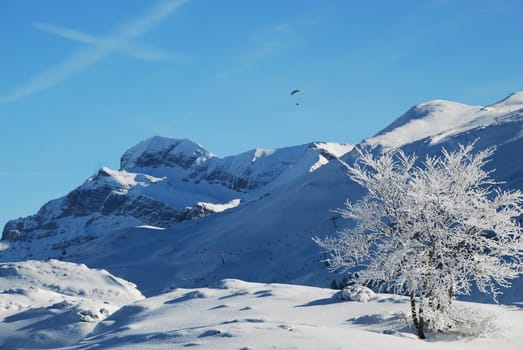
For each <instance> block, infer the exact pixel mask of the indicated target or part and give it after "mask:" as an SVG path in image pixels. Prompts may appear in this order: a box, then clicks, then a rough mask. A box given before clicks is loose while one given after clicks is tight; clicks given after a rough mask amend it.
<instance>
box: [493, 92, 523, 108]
mask: <svg viewBox="0 0 523 350" xmlns="http://www.w3.org/2000/svg"><path fill="white" fill-rule="evenodd" d="M514 105H521V107H522V108H523V91H516V92H513V93H511V94H510V95H508V96H507V97H505V98H504V99H502V100H501V101H498V102H496V103H494V104H492V105H491V107H504V106H514Z"/></svg>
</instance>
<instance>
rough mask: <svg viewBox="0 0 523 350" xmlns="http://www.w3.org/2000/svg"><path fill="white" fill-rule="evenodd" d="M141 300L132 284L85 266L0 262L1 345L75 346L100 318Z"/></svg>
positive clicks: (140, 295) (50, 262)
mask: <svg viewBox="0 0 523 350" xmlns="http://www.w3.org/2000/svg"><path fill="white" fill-rule="evenodd" d="M143 298H144V297H143V295H142V294H141V293H140V292H139V291H138V290H137V289H136V286H135V285H133V284H132V283H129V282H127V281H125V280H123V279H121V278H118V277H115V276H113V275H111V274H110V273H108V272H107V271H105V270H94V269H89V268H87V267H86V266H85V265H78V264H72V263H66V262H62V261H58V260H50V261H25V262H19V263H5V264H0V322H1V327H0V348H1V349H15V348H27V349H38V348H53V347H58V346H65V345H69V344H76V343H77V342H78V341H79V340H81V339H83V337H85V336H86V335H87V334H89V333H90V332H91V331H92V330H93V329H94V327H95V326H96V324H97V323H98V322H99V321H100V320H102V319H104V318H106V317H107V316H109V315H110V314H112V313H113V312H115V311H116V310H118V309H120V307H122V306H123V305H127V304H130V303H132V302H134V301H137V300H141V299H143Z"/></svg>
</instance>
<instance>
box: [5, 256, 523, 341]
mask: <svg viewBox="0 0 523 350" xmlns="http://www.w3.org/2000/svg"><path fill="white" fill-rule="evenodd" d="M37 270H38V271H37ZM0 272H2V277H3V279H5V281H7V282H10V283H12V284H13V286H12V287H11V288H9V289H4V290H2V292H1V293H0V298H1V299H0V301H2V304H1V306H2V307H1V308H0V319H1V321H2V327H0V348H2V349H62V347H63V349H70V350H72V349H136V350H141V349H178V348H179V349H182V348H186V347H191V348H192V347H194V348H201V349H214V350H219V349H315V350H317V349H329V350H330V349H351V350H360V349H361V350H363V349H376V348H386V349H393V350H394V349H398V350H405V349H421V350H424V349H439V348H441V347H442V346H444V347H445V348H446V349H474V350H483V349H485V350H487V349H488V350H491V349H494V348H500V347H502V348H503V349H508V350H510V349H520V348H521V344H523V322H522V321H523V312H522V311H521V309H518V308H510V307H502V306H496V305H478V304H465V303H459V306H460V307H464V308H465V309H464V310H466V313H475V316H476V317H475V324H474V326H475V327H468V328H465V327H464V328H461V329H455V330H454V331H453V332H450V333H448V334H445V335H443V334H436V333H428V334H427V336H428V340H427V341H421V340H418V339H417V338H416V337H415V336H414V334H413V327H412V325H411V322H410V320H409V316H408V310H409V305H408V300H407V299H406V298H402V297H397V296H391V295H386V294H378V295H375V296H374V297H373V298H372V299H371V300H370V301H369V302H345V301H342V300H341V299H340V298H339V297H338V292H337V291H334V290H331V289H324V288H314V287H306V286H298V285H286V284H260V283H251V282H243V281H240V280H232V279H227V280H224V281H222V282H221V283H219V284H217V285H216V286H214V287H211V288H197V289H175V290H172V291H170V292H168V293H164V294H161V295H158V296H155V297H150V298H147V299H143V298H142V297H141V295H140V294H139V293H137V292H136V290H134V289H133V288H132V286H131V285H129V284H126V283H125V282H124V281H122V280H120V279H116V278H114V277H112V276H111V275H109V274H107V273H105V272H104V271H97V270H90V269H87V268H86V267H85V266H80V265H75V264H68V263H63V262H58V261H49V262H34V261H28V262H25V263H18V264H6V265H0ZM63 274H67V276H69V277H71V281H68V280H67V279H64V278H62V277H63V276H62V275H63ZM78 276H83V277H84V278H85V279H79V278H78ZM31 281H34V284H33V285H31ZM93 286H96V288H93ZM4 287H5V286H2V288H4ZM6 303H7V304H6ZM124 304H126V305H124ZM119 306H122V307H121V308H119V309H117V310H116V308H117V307H119Z"/></svg>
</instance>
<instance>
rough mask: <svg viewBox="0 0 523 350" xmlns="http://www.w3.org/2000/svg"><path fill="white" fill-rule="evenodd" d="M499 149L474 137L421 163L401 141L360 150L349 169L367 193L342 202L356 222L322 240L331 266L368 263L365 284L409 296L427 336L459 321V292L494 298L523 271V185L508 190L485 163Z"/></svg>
mask: <svg viewBox="0 0 523 350" xmlns="http://www.w3.org/2000/svg"><path fill="white" fill-rule="evenodd" d="M493 152H494V150H493V149H492V148H489V149H486V150H484V151H481V152H478V153H473V144H471V145H468V146H460V147H459V149H458V150H457V151H455V152H448V151H447V150H445V149H442V153H441V155H440V156H434V157H429V156H427V157H426V159H425V160H424V161H423V162H421V163H417V162H416V160H417V158H416V156H415V155H410V156H409V155H406V154H405V153H404V152H403V151H401V150H395V151H390V152H387V153H384V154H382V155H380V156H378V157H373V155H372V154H370V153H369V152H361V154H360V158H359V160H358V161H357V162H356V163H355V165H354V166H352V167H350V168H349V175H350V176H351V178H352V179H353V180H354V181H356V182H357V183H358V184H360V185H361V186H363V187H364V188H366V189H367V191H368V192H367V194H366V195H365V196H364V197H363V198H362V199H361V200H360V201H358V202H356V203H350V202H347V203H346V207H345V208H344V209H340V210H339V211H340V213H341V214H342V215H343V217H345V218H349V219H353V220H354V221H355V226H354V227H353V228H352V229H348V230H344V231H341V232H339V235H338V236H337V237H327V238H325V239H319V238H315V239H314V240H315V241H316V243H318V244H319V245H320V246H321V247H323V248H325V249H327V250H328V251H329V252H330V258H329V259H327V262H328V263H329V266H330V267H331V268H332V269H333V270H338V269H340V268H351V267H358V266H360V267H363V269H362V271H361V272H359V275H358V277H357V282H358V283H361V284H373V285H375V286H376V285H378V286H380V287H382V288H385V289H387V290H389V291H392V292H394V293H398V294H402V295H409V296H410V301H411V313H412V320H413V323H414V326H415V327H416V330H417V333H418V336H419V337H420V338H424V337H425V334H424V331H425V329H432V330H449V329H452V328H453V327H454V326H455V322H454V319H455V317H454V316H455V313H454V312H453V311H454V309H453V304H452V301H453V299H454V297H455V295H457V294H469V293H470V291H471V286H472V285H475V286H477V288H478V289H479V290H480V291H481V292H483V293H490V294H492V295H493V297H494V299H495V298H496V295H498V294H499V293H500V291H499V287H509V286H510V279H513V278H516V277H518V275H519V273H520V272H522V266H523V265H522V263H521V257H522V252H521V250H520V247H521V246H520V244H521V238H522V237H521V235H522V229H521V227H520V226H519V224H518V222H517V220H516V219H517V218H518V217H519V216H520V215H521V214H522V209H523V208H522V203H523V194H522V193H521V192H520V191H511V192H509V191H501V190H500V189H499V188H498V187H497V183H496V182H494V181H493V180H492V179H491V178H490V173H491V172H489V171H485V170H484V169H483V167H484V165H485V164H486V163H487V161H488V158H489V157H490V156H491V155H492V154H493ZM416 164H421V165H416Z"/></svg>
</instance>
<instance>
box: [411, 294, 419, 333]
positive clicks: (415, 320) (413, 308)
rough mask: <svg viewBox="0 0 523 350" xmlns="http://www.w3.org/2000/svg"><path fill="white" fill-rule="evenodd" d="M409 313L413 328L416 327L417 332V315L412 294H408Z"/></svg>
mask: <svg viewBox="0 0 523 350" xmlns="http://www.w3.org/2000/svg"><path fill="white" fill-rule="evenodd" d="M410 313H411V315H412V322H413V323H414V327H416V330H417V329H418V326H419V323H418V314H417V313H416V300H414V292H411V293H410Z"/></svg>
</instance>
